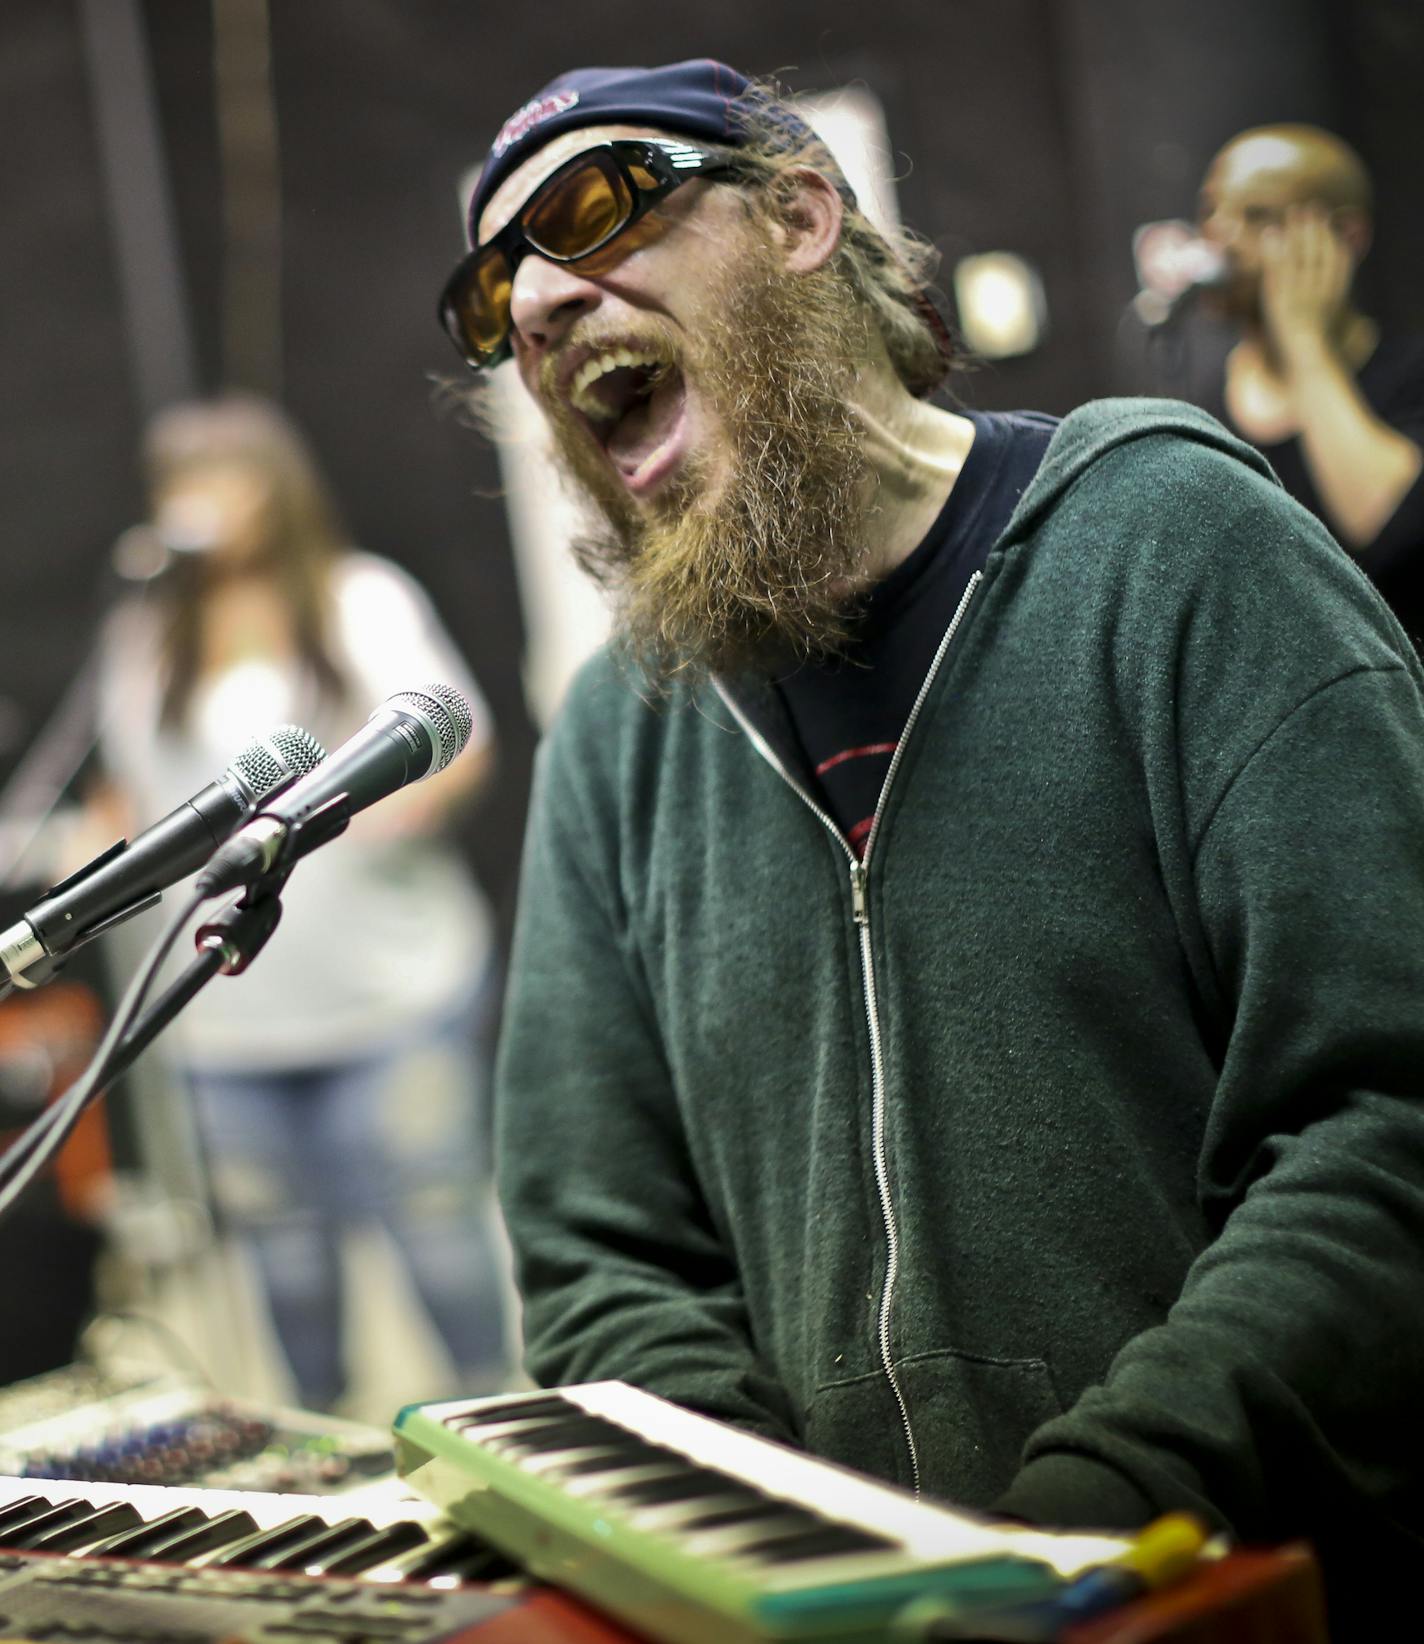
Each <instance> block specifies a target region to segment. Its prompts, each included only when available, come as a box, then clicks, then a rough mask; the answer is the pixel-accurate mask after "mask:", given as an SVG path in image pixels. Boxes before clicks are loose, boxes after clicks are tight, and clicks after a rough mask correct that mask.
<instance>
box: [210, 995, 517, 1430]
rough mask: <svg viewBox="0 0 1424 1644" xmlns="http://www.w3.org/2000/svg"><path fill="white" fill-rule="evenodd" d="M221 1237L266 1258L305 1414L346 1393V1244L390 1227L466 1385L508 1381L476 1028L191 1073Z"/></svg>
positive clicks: (269, 1287) (261, 1261)
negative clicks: (313, 1062) (380, 1047)
mask: <svg viewBox="0 0 1424 1644" xmlns="http://www.w3.org/2000/svg"><path fill="white" fill-rule="evenodd" d="M189 1077H190V1080H191V1082H192V1086H193V1091H194V1097H195V1101H196V1104H197V1110H198V1118H199V1124H200V1127H201V1131H202V1135H203V1140H204V1145H205V1148H206V1151H207V1155H208V1169H209V1172H210V1176H211V1180H212V1188H213V1198H214V1204H215V1208H216V1211H217V1214H218V1218H219V1222H220V1225H221V1226H223V1228H224V1229H225V1230H227V1231H228V1232H231V1233H232V1234H234V1235H236V1236H237V1237H239V1238H240V1239H241V1240H242V1241H243V1242H244V1243H245V1244H246V1245H247V1246H248V1247H249V1248H250V1249H251V1250H252V1251H253V1253H254V1255H255V1256H256V1259H257V1263H258V1266H259V1269H260V1272H261V1275H262V1280H263V1283H264V1286H265V1289H266V1294H267V1301H268V1304H269V1307H270V1309H271V1314H272V1321H273V1324H274V1326H275V1328H276V1332H277V1337H278V1340H279V1341H280V1343H281V1345H282V1348H283V1351H284V1352H285V1354H286V1356H287V1359H288V1362H289V1363H290V1365H291V1369H292V1373H293V1375H294V1376H295V1378H296V1382H297V1387H298V1391H299V1396H300V1399H301V1402H302V1404H303V1405H304V1406H306V1407H307V1408H309V1409H326V1408H329V1407H330V1406H331V1404H332V1403H333V1402H334V1401H335V1400H336V1399H337V1398H338V1397H339V1396H340V1395H341V1393H342V1392H343V1390H344V1389H345V1387H346V1370H345V1364H344V1354H343V1347H342V1337H343V1328H344V1318H343V1307H342V1267H341V1241H342V1235H343V1233H344V1232H345V1231H346V1230H347V1229H349V1228H352V1227H355V1226H359V1225H362V1224H365V1225H369V1224H372V1223H376V1224H379V1225H380V1226H381V1227H382V1228H384V1229H385V1231H386V1233H387V1234H388V1236H389V1237H390V1238H391V1240H392V1241H393V1243H394V1244H395V1246H396V1248H397V1250H398V1251H399V1252H400V1254H401V1257H402V1258H403V1261H404V1263H405V1266H406V1268H407V1269H408V1272H409V1275H410V1278H411V1281H412V1282H413V1284H414V1286H415V1289H416V1291H417V1293H418V1295H419V1297H420V1299H421V1301H422V1302H423V1304H424V1306H425V1309H426V1311H427V1312H428V1314H429V1316H430V1319H431V1321H432V1322H433V1324H434V1325H435V1328H436V1330H437V1331H438V1333H439V1335H440V1337H441V1339H442V1340H443V1342H444V1344H445V1347H446V1349H447V1351H448V1352H449V1354H450V1357H451V1358H452V1359H453V1361H454V1363H455V1366H456V1370H457V1372H458V1374H459V1377H460V1380H461V1385H462V1386H468V1387H484V1386H490V1385H493V1384H495V1383H496V1382H497V1381H498V1380H499V1378H500V1375H501V1373H502V1371H503V1369H504V1367H505V1361H506V1356H507V1354H506V1342H505V1328H504V1317H503V1301H502V1297H503V1288H502V1281H501V1272H500V1263H501V1259H502V1258H501V1255H500V1251H499V1236H498V1232H497V1227H496V1222H495V1213H494V1210H493V1202H492V1201H493V1195H492V1190H491V1185H490V1170H489V1145H488V1135H487V1132H488V1114H487V1105H486V1100H485V1089H486V1075H485V1071H484V1067H483V1065H482V1063H481V1061H480V1059H479V1057H478V1056H477V1054H476V1052H475V1049H474V1044H473V1036H472V1034H471V1033H470V1031H469V1027H468V1025H467V1022H466V1021H464V1020H462V1021H460V1022H458V1023H451V1024H448V1025H445V1026H440V1027H436V1028H433V1029H431V1030H430V1032H429V1034H428V1035H427V1036H426V1037H425V1038H423V1039H421V1040H419V1041H414V1042H409V1043H405V1044H402V1045H401V1046H400V1047H399V1048H397V1049H394V1050H392V1051H390V1052H388V1053H386V1054H383V1055H379V1056H374V1057H367V1058H364V1059H362V1060H358V1061H352V1062H344V1063H335V1064H331V1065H326V1066H318V1067H303V1068H292V1069H284V1070H280V1071H267V1070H262V1071H260V1072H259V1071H248V1072H223V1073H212V1072H197V1071H194V1072H191V1073H190V1075H189Z"/></svg>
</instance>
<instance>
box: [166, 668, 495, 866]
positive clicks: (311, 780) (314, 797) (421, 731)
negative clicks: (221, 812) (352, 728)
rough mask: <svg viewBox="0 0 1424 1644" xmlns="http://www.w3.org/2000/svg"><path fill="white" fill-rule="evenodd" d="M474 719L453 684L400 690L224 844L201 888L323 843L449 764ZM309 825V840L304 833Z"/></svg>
mask: <svg viewBox="0 0 1424 1644" xmlns="http://www.w3.org/2000/svg"><path fill="white" fill-rule="evenodd" d="M473 724H474V720H473V717H472V715H471V713H470V705H469V703H468V702H466V701H465V699H464V697H463V696H461V695H460V693H459V692H458V691H457V690H455V689H454V688H453V687H452V686H450V685H422V686H420V687H419V688H418V689H416V690H412V691H397V692H396V694H395V695H394V696H390V697H387V698H386V700H385V701H384V702H383V703H382V704H381V706H380V707H379V708H377V709H376V711H375V712H374V713H373V714H372V715H371V717H370V718H369V719H368V720H367V721H366V723H365V724H364V725H363V726H362V727H361V729H360V730H359V731H357V733H356V734H355V736H353V737H350V738H349V739H348V740H347V741H345V742H343V743H342V744H341V746H340V747H339V748H337V749H336V751H335V752H334V753H333V754H332V755H331V757H330V758H329V759H328V760H326V761H325V763H324V764H322V765H321V766H319V767H318V768H317V769H316V770H314V771H312V772H310V773H309V774H308V775H307V776H304V777H303V778H302V779H301V780H300V781H299V782H294V783H293V784H292V786H291V787H290V788H288V789H286V791H285V792H284V793H282V794H281V795H279V796H278V798H277V799H276V800H275V802H274V803H273V804H271V805H268V806H264V807H263V808H262V809H261V810H259V812H258V813H257V815H256V816H254V817H253V818H252V820H251V821H250V822H247V823H246V824H245V825H244V826H243V827H241V828H240V829H239V830H238V831H237V832H236V833H235V834H234V835H233V836H232V838H231V839H229V840H228V842H227V843H226V844H225V845H223V846H221V847H220V849H219V850H218V851H217V852H215V854H214V855H213V858H212V860H211V861H210V862H209V863H208V865H207V867H206V868H204V869H203V871H202V873H200V874H199V875H198V878H197V881H196V888H197V889H198V890H199V891H200V892H202V893H203V894H204V895H206V896H221V895H222V894H223V893H224V892H225V891H231V890H236V889H237V888H238V887H239V886H240V885H250V884H252V882H253V881H254V880H256V879H260V878H261V877H262V876H263V875H264V874H268V873H271V872H272V871H273V869H275V868H277V867H279V866H280V865H281V864H282V863H284V862H286V861H289V860H296V859H297V858H298V857H301V856H304V855H305V854H306V852H307V851H308V850H314V849H315V848H316V846H317V845H321V844H325V843H326V841H327V840H328V839H332V838H334V837H335V836H336V834H338V833H340V832H341V830H342V829H343V828H344V827H345V826H346V822H347V820H348V819H349V817H350V816H351V815H352V814H353V813H354V812H356V811H361V810H365V808H366V807H367V806H368V805H374V804H375V803H376V801H377V800H378V799H384V798H385V797H386V795H387V794H391V793H394V792H395V791H396V789H397V788H403V787H405V786H406V785H407V784H408V783H411V782H419V781H421V780H422V779H423V778H425V777H427V776H433V775H435V773H436V772H437V771H443V770H444V769H445V767H446V766H447V765H448V764H449V763H450V761H451V760H452V759H454V758H455V756H456V755H457V754H458V753H459V752H460V751H461V750H462V749H463V748H464V746H465V744H466V742H468V741H469V739H470V731H471V729H472V727H473ZM318 818H320V821H318ZM309 826H310V829H311V831H310V832H309V834H308V837H307V839H306V840H305V841H303V840H302V839H301V838H300V835H301V833H302V830H303V829H304V828H307V827H309Z"/></svg>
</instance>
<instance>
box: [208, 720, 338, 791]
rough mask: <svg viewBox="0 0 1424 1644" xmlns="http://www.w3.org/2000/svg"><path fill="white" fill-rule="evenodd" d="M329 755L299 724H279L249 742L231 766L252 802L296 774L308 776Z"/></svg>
mask: <svg viewBox="0 0 1424 1644" xmlns="http://www.w3.org/2000/svg"><path fill="white" fill-rule="evenodd" d="M325 758H326V749H325V748H323V747H322V745H321V743H320V742H318V741H317V739H316V738H315V737H314V736H313V735H312V734H311V732H310V731H304V730H303V729H302V727H301V726H300V725H278V726H276V727H275V728H274V729H272V730H270V731H268V733H267V734H266V736H260V737H258V738H257V739H256V740H255V741H253V742H250V743H248V745H247V746H246V747H245V748H244V749H243V750H242V752H241V753H240V754H239V755H238V756H237V758H236V759H234V760H233V762H232V766H231V769H232V771H233V773H234V774H235V775H236V776H237V777H238V778H239V780H240V781H242V782H243V783H245V784H246V786H247V787H248V788H249V789H250V790H251V792H252V797H253V803H254V804H255V803H257V802H258V801H260V800H263V799H265V798H266V797H267V795H268V794H270V793H271V792H272V790H273V789H274V788H278V787H280V786H281V785H282V783H284V782H285V781H287V780H288V778H290V777H293V776H305V775H306V774H307V772H308V771H314V770H315V769H316V767H317V766H318V765H320V764H321V762H322V760H323V759H325Z"/></svg>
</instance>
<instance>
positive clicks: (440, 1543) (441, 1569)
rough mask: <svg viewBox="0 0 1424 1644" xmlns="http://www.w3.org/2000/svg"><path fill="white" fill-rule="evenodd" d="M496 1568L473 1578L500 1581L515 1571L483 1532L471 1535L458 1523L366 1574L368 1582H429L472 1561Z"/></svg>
mask: <svg viewBox="0 0 1424 1644" xmlns="http://www.w3.org/2000/svg"><path fill="white" fill-rule="evenodd" d="M480 1562H483V1567H487V1568H488V1570H492V1572H495V1573H490V1575H474V1577H470V1580H480V1582H497V1580H503V1578H505V1577H506V1575H508V1573H511V1572H513V1570H515V1565H511V1563H510V1560H508V1559H506V1557H505V1555H503V1554H502V1552H500V1550H498V1549H497V1547H492V1545H490V1544H488V1542H487V1540H482V1539H480V1537H479V1535H470V1532H469V1531H460V1529H455V1527H454V1526H449V1527H439V1529H436V1531H434V1534H429V1535H428V1539H426V1542H424V1545H421V1547H413V1549H411V1550H409V1552H406V1554H400V1555H398V1557H395V1559H388V1560H386V1562H385V1563H378V1565H375V1567H373V1568H370V1570H367V1572H365V1573H363V1577H362V1580H365V1582H429V1580H432V1578H434V1577H439V1575H455V1573H457V1572H459V1570H464V1568H465V1567H467V1565H469V1563H475V1565H480Z"/></svg>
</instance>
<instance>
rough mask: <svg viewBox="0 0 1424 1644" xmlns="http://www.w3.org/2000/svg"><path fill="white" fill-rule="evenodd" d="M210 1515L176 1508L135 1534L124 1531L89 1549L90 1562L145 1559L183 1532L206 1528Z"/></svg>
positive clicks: (143, 1525) (190, 1509)
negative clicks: (110, 1559) (161, 1544)
mask: <svg viewBox="0 0 1424 1644" xmlns="http://www.w3.org/2000/svg"><path fill="white" fill-rule="evenodd" d="M207 1522H208V1515H207V1514H206V1513H205V1512H203V1511H202V1510H201V1509H200V1508H198V1507H174V1508H173V1509H172V1510H171V1511H170V1512H167V1513H164V1514H163V1515H162V1516H161V1517H159V1518H154V1519H150V1520H149V1521H148V1522H147V1523H146V1524H145V1523H139V1524H136V1525H135V1526H134V1528H133V1529H132V1530H121V1531H120V1532H119V1533H118V1534H117V1535H114V1536H110V1537H109V1538H108V1539H107V1540H106V1541H101V1542H99V1543H98V1545H97V1546H94V1547H91V1548H89V1556H90V1557H91V1558H142V1557H143V1556H144V1555H145V1554H146V1553H147V1551H148V1549H149V1548H150V1547H152V1546H154V1545H155V1544H156V1543H158V1542H161V1541H167V1540H168V1539H169V1538H170V1537H171V1536H173V1535H174V1534H176V1533H177V1532H178V1531H180V1530H191V1529H192V1528H193V1527H194V1526H195V1525H198V1524H206V1523H207Z"/></svg>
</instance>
